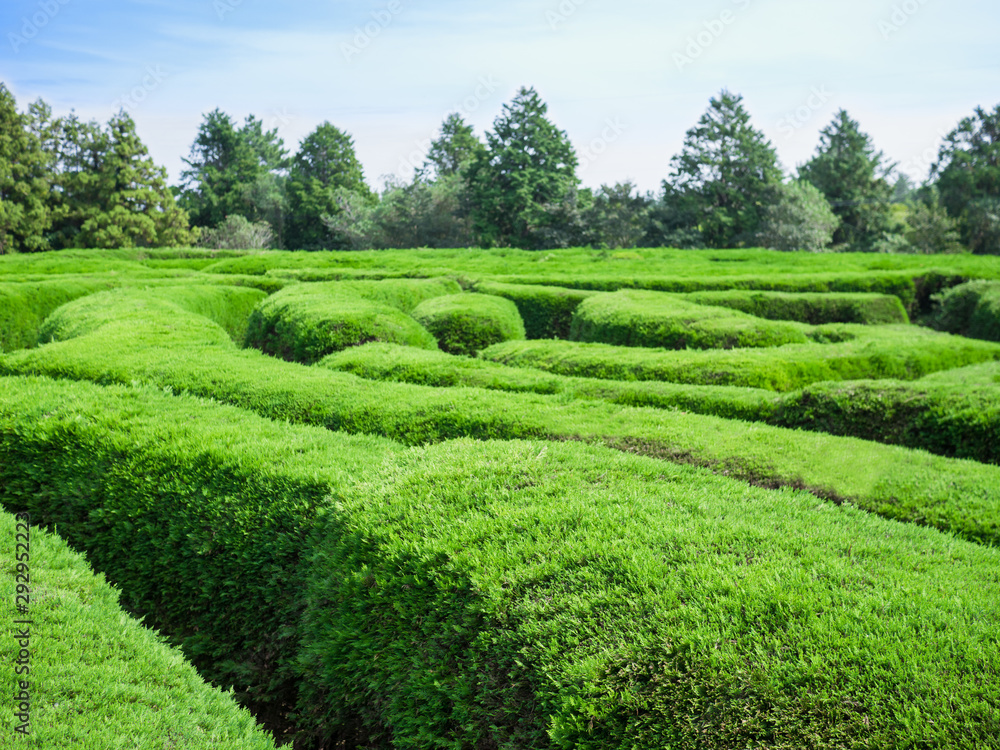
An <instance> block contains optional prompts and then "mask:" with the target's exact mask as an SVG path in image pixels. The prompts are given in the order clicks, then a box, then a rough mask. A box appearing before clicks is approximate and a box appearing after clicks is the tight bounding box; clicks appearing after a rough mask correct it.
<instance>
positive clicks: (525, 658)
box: [0, 352, 1000, 750]
mask: <svg viewBox="0 0 1000 750" xmlns="http://www.w3.org/2000/svg"><path fill="white" fill-rule="evenodd" d="M234 353H235V354H244V353H242V352H234ZM275 364H276V365H279V366H282V367H284V368H286V369H290V368H292V367H293V366H291V365H287V364H282V363H280V362H276V363H275ZM0 455H2V456H3V459H4V460H3V461H2V462H0V472H2V474H0V476H2V479H3V481H0V492H2V493H3V494H2V499H3V502H4V503H5V504H6V505H7V506H8V507H12V508H15V509H21V508H22V507H23V508H30V509H31V511H32V513H33V514H34V515H35V516H36V517H37V518H39V519H40V520H42V519H44V520H45V521H46V522H49V523H58V524H59V527H60V530H61V531H62V532H63V533H64V534H65V535H66V536H67V538H68V539H70V541H71V542H72V543H74V544H76V545H78V546H79V547H81V548H83V549H85V550H86V551H87V554H88V555H89V556H90V557H91V559H92V560H94V562H95V565H98V566H99V567H101V568H102V569H104V570H105V571H106V572H107V574H108V576H109V577H110V578H112V579H113V580H115V581H116V582H117V583H118V584H119V585H120V586H121V588H122V590H123V598H125V599H127V600H129V601H132V602H135V604H136V605H138V608H140V609H143V608H144V609H145V610H146V612H147V614H149V617H150V620H151V621H154V622H163V623H170V626H171V627H170V631H171V633H172V635H174V636H175V637H178V638H179V639H180V640H182V641H183V642H184V644H185V646H186V647H187V648H188V649H189V650H190V651H192V652H193V653H194V654H195V655H196V657H197V658H199V659H200V660H202V661H204V662H205V663H206V668H210V667H214V668H215V669H216V671H217V672H218V673H220V674H224V675H233V676H235V677H236V678H237V679H238V680H239V682H240V683H241V684H249V685H251V686H253V687H254V695H255V696H257V697H259V698H261V699H271V700H274V701H282V702H283V705H285V706H286V707H290V706H292V705H294V706H295V713H294V719H295V720H296V721H297V722H298V726H297V728H298V729H299V730H300V731H299V734H298V742H299V744H300V746H308V745H309V744H313V745H314V746H335V745H336V744H337V743H339V742H345V743H347V744H348V745H352V744H359V745H364V746H368V747H390V746H391V747H396V748H405V749H412V750H416V749H417V748H427V747H486V746H493V747H505V746H506V747H539V748H545V747H553V748H574V749H576V748H584V749H588V748H593V749H594V750H597V749H598V748H602V749H603V748H607V747H632V748H635V750H644V749H645V748H650V750H652V749H653V748H657V749H659V748H662V747H664V746H672V747H678V748H691V749H692V750H693V749H694V748H720V749H721V748H726V749H728V748H734V747H746V746H760V747H763V746H771V747H788V748H792V747H804V746H810V747H814V748H818V749H821V750H825V749H827V748H829V749H830V750H833V748H845V747H847V748H863V747H871V746H877V747H910V746H917V745H919V744H929V745H931V746H943V745H948V746H949V747H956V748H963V749H964V748H968V750H972V749H973V748H977V749H978V748H987V749H989V748H998V747H1000V739H998V737H1000V734H998V732H997V731H996V730H997V729H998V728H1000V648H998V647H997V646H998V645H1000V643H998V636H997V633H998V632H1000V606H998V604H997V603H998V601H1000V583H998V581H997V577H996V569H997V566H998V564H1000V553H998V551H997V550H992V549H986V548H983V547H978V546H976V545H972V544H968V543H964V542H960V541H957V540H954V539H951V538H948V537H947V536H944V535H941V534H939V533H937V532H934V531H932V530H929V529H920V528H917V527H915V526H904V525H900V524H895V523H890V522H887V521H885V520H882V519H879V518H877V517H874V516H871V515H868V514H866V513H863V512H859V511H857V510H855V509H853V508H850V507H836V506H833V505H830V504H824V503H819V504H817V500H816V498H815V497H813V496H812V495H809V494H807V493H801V492H789V491H781V492H776V491H769V490H764V489H758V488H753V487H748V486H747V485H745V484H742V483H740V482H735V481H733V480H730V479H726V478H723V477H713V476H711V475H709V474H707V473H705V472H703V471H700V470H697V469H693V468H690V467H680V466H672V465H670V464H666V463H663V462H661V461H655V460H650V459H643V458H637V457H630V456H627V455H624V454H621V453H617V452H613V451H608V450H606V449H601V448H595V447H589V446H582V445H568V444H546V445H542V444H539V443H524V442H514V443H504V444H494V443H485V444H479V443H471V442H468V441H457V442H452V443H447V444H444V445H440V446H434V447H432V448H427V449H418V450H411V451H406V452H401V451H399V450H398V449H396V448H394V447H393V446H392V445H391V444H389V443H387V442H386V441H381V440H378V439H375V438H361V437H357V438H350V437H344V436H340V435H335V434H330V433H327V432H325V431H318V430H311V429H308V428H298V427H292V426H288V425H283V424H276V423H271V422H268V421H267V420H262V419H259V418H257V417H254V416H251V415H248V414H245V413H241V412H240V411H239V410H236V409H232V408H228V407H224V406H220V405H217V404H213V403H207V402H201V401H198V400H196V399H193V398H190V397H179V396H173V397H171V396H167V395H164V394H163V393H159V392H156V391H154V390H152V389H145V388H117V387H116V388H99V387H95V386H91V385H87V384H80V383H58V382H52V381H43V380H33V379H6V380H4V382H3V387H2V388H0ZM43 457H44V459H43ZM957 590H961V591H962V592H963V593H962V596H961V597H956V596H955V595H954V592H955V591H957ZM260 686H265V687H260ZM294 687H298V688H299V692H298V695H295V693H294V692H293V688H294ZM914 712H919V716H920V719H919V720H915V719H914V718H913V717H914V716H916V715H918V714H917V713H914Z"/></svg>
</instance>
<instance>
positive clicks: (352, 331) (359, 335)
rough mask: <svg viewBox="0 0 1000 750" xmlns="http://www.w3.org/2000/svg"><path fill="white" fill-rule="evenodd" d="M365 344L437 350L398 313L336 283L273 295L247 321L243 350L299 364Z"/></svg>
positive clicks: (424, 332)
mask: <svg viewBox="0 0 1000 750" xmlns="http://www.w3.org/2000/svg"><path fill="white" fill-rule="evenodd" d="M369 293H370V294H373V293H372V292H369ZM369 341H387V342H392V343H396V344H405V345H406V346H416V347H422V348H425V349H432V348H436V346H437V343H436V342H435V340H434V337H433V336H431V334H430V333H429V332H428V331H427V330H426V329H425V328H424V327H423V326H421V325H420V324H419V323H418V322H417V321H416V320H414V319H413V318H411V317H410V316H409V315H407V314H406V313H404V312H402V311H401V310H400V309H399V308H398V307H396V306H394V305H389V304H386V303H384V302H373V301H371V300H370V299H366V298H364V297H361V296H359V295H358V294H356V293H352V292H351V291H349V290H345V289H344V288H343V287H342V286H341V284H340V283H338V282H329V283H317V284H296V285H293V286H290V287H287V288H285V289H283V290H281V291H280V292H277V293H276V294H274V295H272V296H271V297H269V298H268V299H266V300H264V301H263V302H262V303H261V304H260V305H259V307H258V308H257V309H256V311H254V313H253V315H251V316H250V323H249V326H248V330H247V336H246V345H247V346H252V347H254V348H257V349H260V350H261V351H263V352H264V353H266V354H270V355H273V356H277V357H281V358H282V359H286V360H289V361H293V362H302V363H304V364H312V363H313V362H317V361H318V360H320V359H322V358H323V357H325V356H326V355H327V354H331V353H332V352H337V351H340V350H341V349H346V348H347V347H350V346H359V345H361V344H365V343H368V342H369Z"/></svg>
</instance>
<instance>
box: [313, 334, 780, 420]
mask: <svg viewBox="0 0 1000 750" xmlns="http://www.w3.org/2000/svg"><path fill="white" fill-rule="evenodd" d="M319 365H320V366H321V367H327V368H329V369H331V370H338V371H341V372H349V373H351V374H353V375H357V376H358V377H362V378H365V379H367V380H380V381H393V382H397V383H412V384H414V385H424V386H431V387H434V388H452V387H471V388H486V389H488V390H495V391H510V392H513V393H539V394H546V395H549V394H560V396H563V397H564V398H565V399H577V398H579V399H591V400H593V399H598V400H603V401H608V402H611V403H614V404H621V405H622V406H651V407H655V408H659V409H683V410H687V411H692V412H694V413H696V414H713V415H715V416H718V417H725V418H727V419H742V420H745V421H761V420H765V419H767V417H768V416H769V415H770V414H771V412H773V411H774V409H775V408H777V406H778V404H779V402H780V400H781V397H780V396H778V394H775V393H774V392H772V391H764V390H759V389H755V388H729V387H726V386H692V385H676V384H674V383H657V382H654V381H647V382H643V383H638V382H631V383H630V382H622V381H613V380H599V379H597V378H573V377H566V376H563V375H553V374H551V373H547V372H543V371H541V370H532V369H530V368H524V367H507V366H506V365H500V364H497V363H495V362H488V361H485V360H482V359H473V358H470V357H456V356H454V355H451V354H445V353H444V352H432V351H425V350H423V349H414V348H413V347H405V346H397V345H394V344H365V345H364V346H357V347H354V348H352V349H346V350H345V351H342V352H338V353H337V354H331V355H330V356H329V357H326V358H324V359H323V360H322V361H320V363H319Z"/></svg>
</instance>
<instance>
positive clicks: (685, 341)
mask: <svg viewBox="0 0 1000 750" xmlns="http://www.w3.org/2000/svg"><path fill="white" fill-rule="evenodd" d="M806 330H808V329H805V328H804V327H803V326H801V325H798V324H795V323H779V322H772V321H767V320H763V319H761V318H755V317H753V316H751V315H746V314H744V313H741V312H737V311H735V310H729V309H726V308H722V307H709V306H707V305H695V304H692V303H690V302H685V301H684V300H682V299H679V298H677V297H674V296H672V295H668V294H660V293H658V292H638V291H624V292H617V293H615V294H597V295H594V296H593V297H590V298H588V299H585V300H584V301H583V302H581V303H580V306H579V307H577V309H576V312H575V313H574V314H573V324H572V328H571V330H570V339H572V340H573V341H585V342H598V343H602V344H616V345H619V346H633V347H664V348H667V349H743V348H748V347H773V346H781V345H783V344H804V343H806V342H807V341H809V338H808V337H807V336H806Z"/></svg>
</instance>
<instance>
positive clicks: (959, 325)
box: [930, 281, 1000, 341]
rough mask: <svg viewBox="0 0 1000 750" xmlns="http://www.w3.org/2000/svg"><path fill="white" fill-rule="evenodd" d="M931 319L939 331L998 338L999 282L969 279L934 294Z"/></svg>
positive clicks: (998, 339) (999, 316)
mask: <svg viewBox="0 0 1000 750" xmlns="http://www.w3.org/2000/svg"><path fill="white" fill-rule="evenodd" d="M935 301H936V302H937V309H936V310H935V311H934V313H932V316H931V320H930V323H931V325H932V326H933V327H934V328H936V329H937V330H939V331H947V332H948V333H957V334H959V335H961V336H968V337H970V338H974V339H983V340H985V341H1000V282H996V281H970V282H968V283H966V284H961V285H959V286H956V287H953V288H952V289H949V290H947V291H945V292H944V293H942V294H941V295H939V296H937V297H936V298H935Z"/></svg>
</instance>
